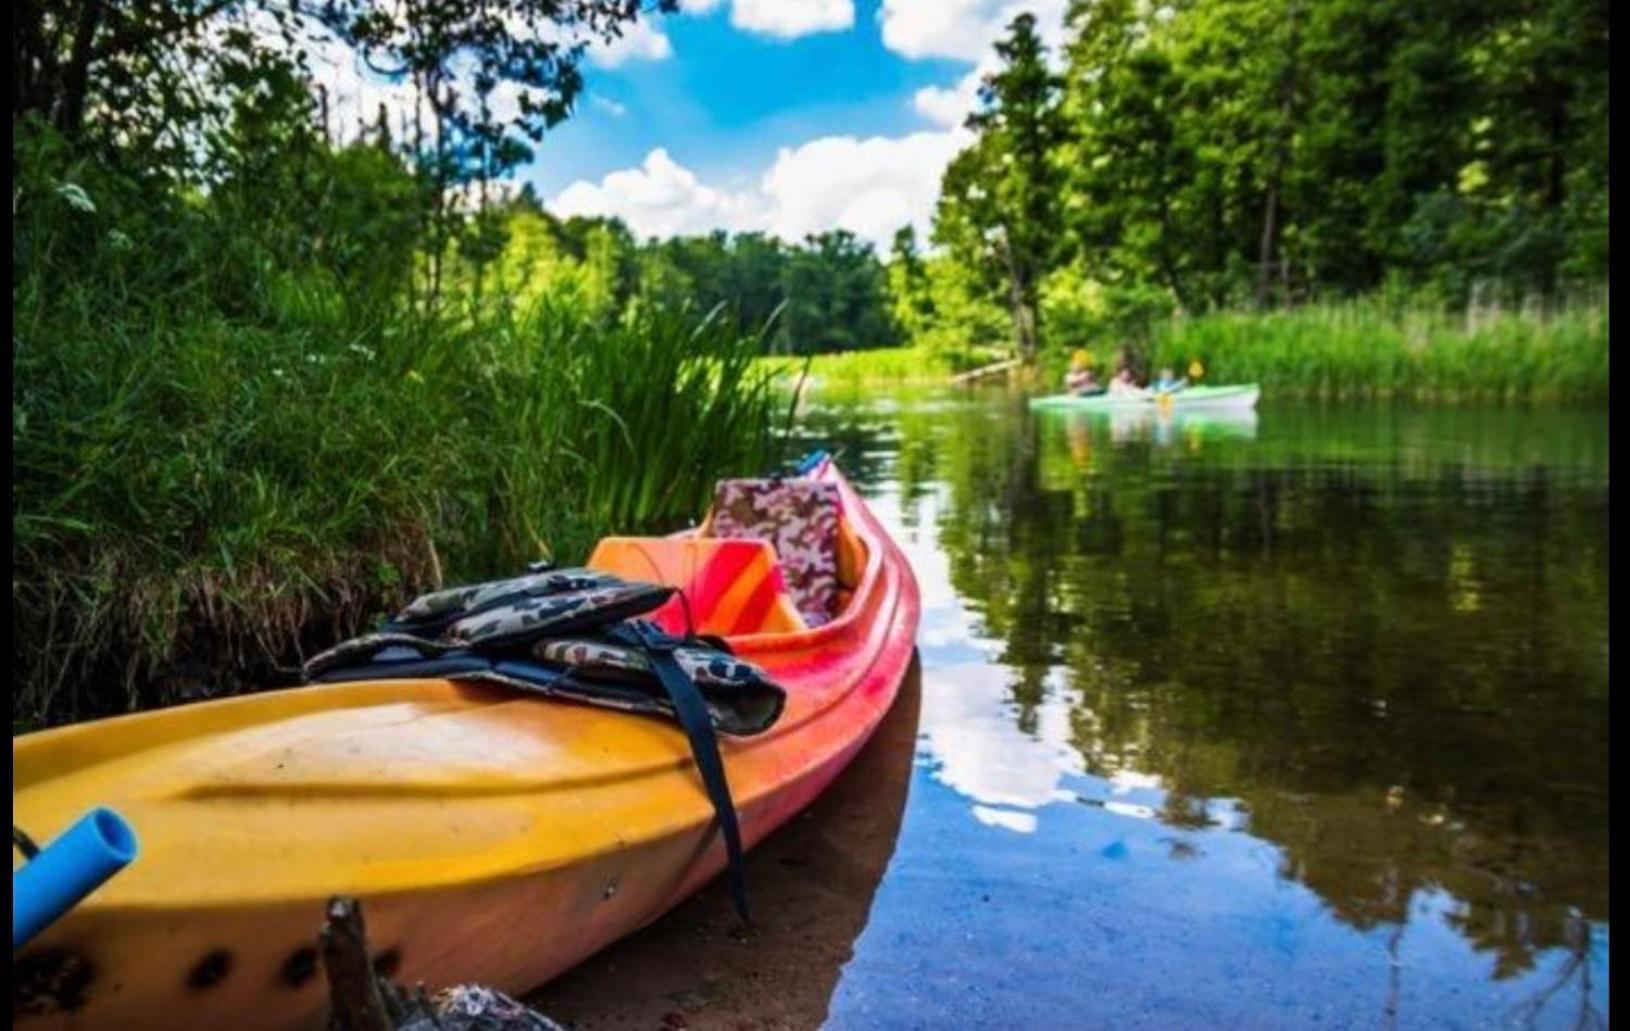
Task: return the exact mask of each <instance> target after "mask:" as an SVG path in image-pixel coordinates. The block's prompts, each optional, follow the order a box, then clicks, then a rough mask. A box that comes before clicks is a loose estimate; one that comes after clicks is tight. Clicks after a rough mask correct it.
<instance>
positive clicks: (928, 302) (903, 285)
mask: <svg viewBox="0 0 1630 1031" xmlns="http://www.w3.org/2000/svg"><path fill="white" fill-rule="evenodd" d="M889 293H890V295H891V296H892V297H893V299H894V308H893V310H894V319H895V321H896V322H898V323H899V325H900V328H901V329H902V330H903V331H904V332H905V334H906V335H907V336H909V337H911V338H913V339H915V338H916V337H918V336H919V335H920V334H921V333H922V332H923V330H924V329H925V328H927V326H928V324H929V323H930V322H931V321H932V320H933V318H934V316H935V314H936V312H935V307H934V292H933V288H932V287H931V286H930V285H929V281H928V266H927V265H925V264H924V263H923V259H922V255H920V254H919V253H918V252H917V229H916V227H915V226H912V225H910V224H909V223H908V224H906V225H903V226H901V227H900V228H899V229H898V230H896V231H895V233H894V240H893V241H892V243H891V244H890V247H889Z"/></svg>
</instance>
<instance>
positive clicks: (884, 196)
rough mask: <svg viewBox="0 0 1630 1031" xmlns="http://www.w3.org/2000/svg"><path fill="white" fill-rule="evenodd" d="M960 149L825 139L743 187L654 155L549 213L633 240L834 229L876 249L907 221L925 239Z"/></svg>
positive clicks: (916, 138) (925, 139)
mask: <svg viewBox="0 0 1630 1031" xmlns="http://www.w3.org/2000/svg"><path fill="white" fill-rule="evenodd" d="M967 142H968V136H967V134H966V133H965V132H963V131H961V130H952V131H948V132H920V133H913V134H911V135H909V136H900V137H887V136H874V137H870V138H867V139H859V138H856V137H854V136H825V137H821V138H819V139H815V140H811V141H809V142H808V143H804V144H802V145H800V146H797V147H784V148H782V149H781V151H780V152H779V153H778V154H777V155H776V158H775V161H774V162H773V163H772V164H771V165H770V167H769V168H768V169H766V170H765V172H764V173H763V175H762V176H761V177H760V178H759V180H758V182H757V183H756V184H754V185H751V186H748V187H746V188H743V189H728V188H724V187H718V186H710V185H708V184H706V183H704V182H702V181H701V180H700V179H699V178H698V177H697V176H696V174H695V173H694V172H692V171H691V170H690V169H688V168H685V167H684V166H683V165H680V164H679V163H677V162H676V161H674V160H673V158H672V157H671V156H670V155H669V154H668V152H667V151H666V150H663V149H660V148H659V149H657V150H653V151H651V153H650V154H648V155H647V156H646V158H645V161H644V162H643V163H642V164H641V165H640V166H639V167H638V168H629V169H622V170H620V171H616V172H612V173H611V174H609V175H607V176H606V177H605V178H603V179H601V180H600V181H599V182H598V183H593V182H588V181H584V180H580V181H578V182H575V183H572V184H571V185H570V186H568V187H566V188H565V189H564V190H562V191H561V192H560V193H559V194H557V195H556V196H555V198H554V200H553V201H552V202H551V203H550V205H549V207H550V208H551V210H553V211H554V212H555V213H556V214H559V215H562V216H571V215H615V216H617V217H618V218H621V219H622V220H623V221H624V222H626V223H628V225H629V227H630V228H632V229H633V230H634V232H635V233H636V234H637V235H640V236H659V237H660V236H674V235H687V234H693V233H704V232H708V231H710V230H713V229H726V230H730V231H732V232H742V231H747V230H757V231H762V232H769V233H773V234H775V235H776V236H779V237H781V238H782V239H784V240H788V241H798V240H801V239H803V238H804V236H806V235H808V234H810V233H819V232H823V231H825V230H828V229H834V228H842V229H848V230H849V231H851V232H853V233H854V234H855V235H857V236H859V237H861V238H862V239H865V240H869V241H871V242H872V243H873V244H875V245H877V246H878V247H880V248H881V247H886V246H888V243H889V240H890V238H891V237H892V236H893V234H894V231H895V230H896V229H898V228H900V226H901V225H903V224H905V223H907V222H910V223H912V224H913V225H915V226H916V227H917V229H918V230H919V232H921V233H926V232H927V230H928V225H929V222H930V220H931V218H932V217H933V212H934V201H935V198H936V197H937V196H938V193H939V181H940V175H941V173H943V172H944V170H945V166H946V164H947V163H948V162H949V161H950V159H951V158H952V156H953V155H955V153H956V152H957V151H958V150H959V149H961V148H962V147H963V146H966V145H967Z"/></svg>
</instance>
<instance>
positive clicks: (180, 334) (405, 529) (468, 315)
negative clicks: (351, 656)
mask: <svg viewBox="0 0 1630 1031" xmlns="http://www.w3.org/2000/svg"><path fill="white" fill-rule="evenodd" d="M59 174H60V173H59ZM68 174H69V175H72V176H73V178H74V179H75V180H77V183H78V184H79V185H80V186H81V187H82V189H83V193H84V195H85V196H86V197H88V198H89V199H90V200H91V202H93V203H94V210H87V209H86V207H85V205H83V204H80V205H77V206H75V205H73V204H72V201H73V200H74V199H75V198H72V197H70V198H68V199H67V200H66V201H65V200H64V197H63V194H62V191H61V190H60V189H59V188H58V186H57V183H56V180H54V179H51V178H46V176H45V175H44V173H40V172H38V171H34V172H31V176H32V178H31V179H29V180H28V181H26V182H25V183H24V186H23V187H22V188H21V190H20V191H19V194H20V196H21V197H22V203H21V204H20V205H18V204H17V203H16V200H15V198H14V207H16V208H17V210H18V211H19V218H18V224H17V225H16V226H15V227H14V233H13V260H14V265H15V267H16V269H17V271H18V275H17V278H16V279H15V281H14V285H13V292H12V300H13V306H14V318H13V323H12V374H13V390H12V417H13V419H12V453H13V459H12V530H13V545H12V603H13V617H12V619H13V623H12V628H13V638H14V641H15V644H14V649H13V691H12V715H13V726H14V728H15V727H18V726H38V725H41V724H50V723H57V722H62V721H65V720H70V719H77V718H83V717H86V716H91V715H99V714H104V713H110V712H116V711H122V710H133V709H141V708H148V707H152V706H154V705H162V704H168V703H171V702H175V701H179V700H185V699H188V698H193V697H198V696H202V695H210V694H215V693H224V692H231V691H235V690H241V689H248V688H252V687H256V686H262V685H264V684H266V683H268V682H272V681H275V680H277V679H278V677H279V670H280V669H286V668H287V667H289V666H291V665H293V664H295V663H297V662H298V661H299V659H300V658H301V656H302V655H303V654H310V653H311V652H312V651H313V650H315V649H319V648H322V647H326V646H327V645H328V644H330V643H332V642H333V641H335V640H336V639H339V638H342V637H344V636H347V635H350V634H352V633H355V632H357V631H358V630H360V629H363V628H365V627H366V626H368V625H370V624H371V622H372V621H373V620H374V619H375V618H376V617H377V616H379V615H381V614H383V613H384V612H386V611H388V610H389V609H390V608H391V607H393V606H395V605H397V604H399V603H400V602H402V601H403V600H404V599H406V598H407V597H410V596H411V595H412V594H413V593H414V592H416V591H418V590H420V589H422V588H424V587H426V586H428V585H434V584H437V583H442V582H458V581H463V580H471V579H476V578H480V577H486V576H493V575H500V574H504V573H510V572H513V571H515V570H516V569H518V568H520V567H521V566H522V564H523V563H524V562H526V561H528V560H533V559H538V558H544V557H553V558H556V559H558V560H561V561H568V562H569V561H577V560H581V559H582V558H583V557H584V555H585V552H586V549H587V548H588V546H589V545H590V544H591V543H592V541H593V540H594V539H595V538H596V537H598V536H599V535H601V534H604V533H607V532H613V531H616V532H639V531H642V530H654V529H671V528H674V527H676V526H678V525H682V524H683V522H684V521H685V520H687V519H688V518H690V517H693V516H696V515H698V514H700V512H701V510H702V508H703V507H704V505H705V503H706V500H707V497H708V495H709V494H710V492H711V488H712V483H713V480H714V479H715V478H716V477H719V476H722V475H734V474H741V473H753V472H757V471H760V470H761V469H762V468H763V467H764V466H765V463H766V462H767V461H768V460H769V458H770V456H771V454H772V453H773V448H772V440H771V433H772V431H773V428H774V427H775V426H777V425H779V424H780V422H781V419H780V418H779V416H780V414H781V413H782V411H783V407H782V405H783V402H782V401H781V400H778V399H777V397H776V395H775V393H774V391H773V386H772V383H771V380H770V376H769V375H768V370H765V369H764V368H762V367H761V366H760V365H759V364H757V362H756V357H757V356H758V355H759V354H760V353H761V350H762V343H761V341H759V340H758V339H755V338H751V337H742V336H740V335H738V334H737V333H736V332H735V331H734V330H733V328H730V327H729V326H728V325H727V323H726V321H725V320H722V319H718V318H712V317H703V316H701V315H699V314H697V313H687V312H675V311H660V310H651V309H647V308H641V307H639V306H637V305H636V306H634V307H632V308H630V309H628V310H627V311H625V312H624V313H623V314H622V315H620V316H617V317H616V318H610V319H608V318H603V317H601V316H599V315H596V314H594V313H592V312H590V311H588V310H586V306H584V305H582V304H579V303H575V302H570V301H559V300H551V296H554V295H552V294H551V293H550V291H547V290H544V291H541V295H542V299H541V300H538V301H536V302H534V303H531V304H529V305H528V306H526V307H524V308H516V307H515V306H514V305H513V304H512V303H510V301H509V300H508V299H506V298H503V297H498V298H491V297H489V298H487V299H486V300H485V301H481V302H479V303H478V302H477V301H476V300H474V299H473V298H472V296H470V295H469V294H467V293H466V294H459V293H454V294H452V295H450V296H449V298H448V301H447V303H445V304H443V305H441V306H439V307H438V308H435V309H433V310H429V311H427V309H426V308H425V307H424V306H423V305H416V304H414V303H411V301H410V300H409V298H408V297H407V296H406V295H405V294H403V293H400V292H392V289H391V288H390V287H389V285H388V284H387V285H386V286H384V287H380V288H379V289H378V290H371V291H362V290H359V289H358V288H357V286H356V283H355V281H354V280H345V279H343V278H342V277H341V276H340V275H339V274H338V273H336V272H335V271H334V270H333V267H332V266H330V265H325V264H324V263H323V262H321V261H313V262H308V263H306V264H300V263H297V262H290V261H287V260H274V257H269V256H268V254H267V253H266V252H265V251H263V250H257V248H256V245H255V243H254V241H253V239H252V238H251V236H250V232H249V231H250V230H252V229H253V228H254V227H253V226H250V227H248V228H245V227H243V226H241V225H237V224H235V223H233V221H232V217H231V216H230V215H229V214H223V213H222V212H220V211H218V210H214V209H211V208H209V207H208V206H207V205H206V204H205V203H204V202H202V201H197V200H194V199H186V200H184V201H182V202H175V201H174V200H173V199H167V198H166V196H165V195H164V194H155V193H153V192H152V191H150V190H144V189H141V188H139V186H138V184H135V183H134V182H133V181H129V180H123V179H119V178H117V177H113V176H104V177H102V178H98V177H97V172H96V169H94V168H92V167H88V166H81V167H78V168H74V169H69V172H68ZM63 178H66V176H64V177H63ZM42 179H44V182H43V183H42V182H41V180H42ZM121 191H126V194H127V195H121ZM363 267H364V270H365V271H367V272H370V273H371V272H373V271H374V270H375V266H373V265H369V264H365V265H364V266H363Z"/></svg>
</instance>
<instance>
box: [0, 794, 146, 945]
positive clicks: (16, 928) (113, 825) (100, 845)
mask: <svg viewBox="0 0 1630 1031" xmlns="http://www.w3.org/2000/svg"><path fill="white" fill-rule="evenodd" d="M135 858H136V832H135V831H133V830H131V829H130V824H128V823H126V822H125V821H124V818H123V817H122V816H120V815H119V814H118V813H116V812H114V811H113V810H111V809H103V808H97V809H92V810H91V811H90V812H88V813H86V814H85V815H84V816H82V817H80V818H79V822H78V823H75V824H74V825H73V826H72V827H69V828H68V829H67V830H66V831H64V832H63V833H62V834H61V836H59V837H58V838H57V839H56V840H55V841H53V842H51V844H49V845H47V846H45V848H43V849H41V850H40V854H39V855H37V856H35V857H34V858H33V859H30V860H29V861H28V862H26V863H24V864H23V865H22V867H20V868H19V869H17V870H16V871H14V872H13V873H12V875H11V947H12V949H14V950H15V949H19V948H21V947H22V946H24V945H26V944H28V942H29V941H30V940H31V939H32V938H33V937H34V936H35V935H37V934H39V933H40V932H41V931H43V930H45V929H46V928H47V927H49V926H51V925H52V924H53V923H55V922H56V921H57V920H58V919H59V918H60V917H61V916H62V915H63V914H64V913H66V912H68V910H70V909H72V908H74V906H76V905H78V904H79V901H80V900H81V899H83V898H84V897H85V896H86V895H89V894H90V893H91V892H93V891H95V890H96V889H97V888H98V887H100V886H101V885H102V883H103V882H104V881H106V880H107V879H108V878H109V877H112V876H113V875H114V874H116V873H118V872H119V871H120V870H123V869H124V868H125V867H126V866H128V865H130V861H131V860H132V859H135Z"/></svg>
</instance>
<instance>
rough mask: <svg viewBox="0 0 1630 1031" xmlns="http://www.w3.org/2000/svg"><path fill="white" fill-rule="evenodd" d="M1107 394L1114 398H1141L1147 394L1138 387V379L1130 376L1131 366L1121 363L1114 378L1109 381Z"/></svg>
mask: <svg viewBox="0 0 1630 1031" xmlns="http://www.w3.org/2000/svg"><path fill="white" fill-rule="evenodd" d="M1109 393H1111V394H1114V395H1116V396H1128V397H1143V396H1145V395H1146V394H1148V391H1147V390H1144V389H1143V388H1142V387H1141V386H1139V385H1138V379H1137V377H1136V376H1134V375H1132V366H1131V364H1129V363H1126V362H1123V363H1122V364H1121V367H1120V369H1119V370H1118V371H1117V372H1116V373H1115V378H1114V379H1112V380H1110V381H1109Z"/></svg>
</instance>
